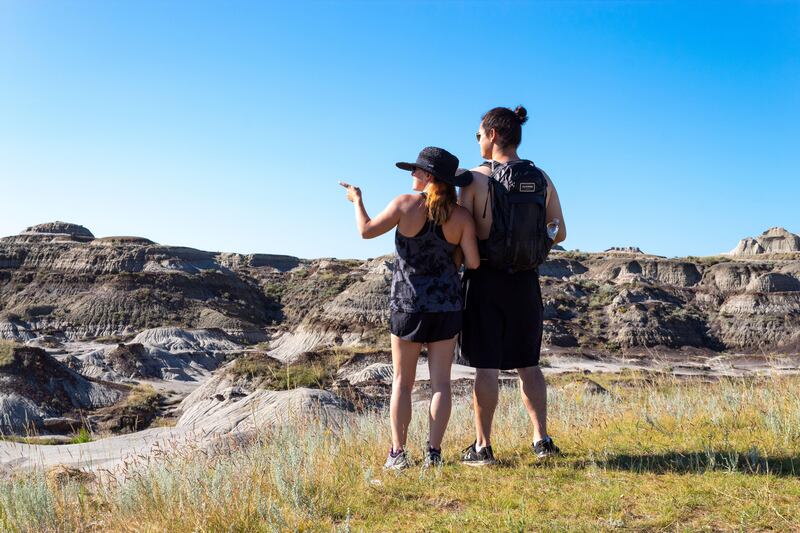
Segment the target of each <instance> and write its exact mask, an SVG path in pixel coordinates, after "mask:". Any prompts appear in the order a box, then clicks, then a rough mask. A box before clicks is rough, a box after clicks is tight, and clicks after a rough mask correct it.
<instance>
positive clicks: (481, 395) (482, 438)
mask: <svg viewBox="0 0 800 533" xmlns="http://www.w3.org/2000/svg"><path fill="white" fill-rule="evenodd" d="M499 376H500V371H499V370H497V369H493V368H476V369H475V386H474V388H473V389H472V405H473V407H474V409H475V442H476V445H477V446H478V447H479V448H482V447H484V446H491V437H492V420H493V419H494V411H495V409H497V397H498V394H499V390H500V385H499V383H498V382H497V379H498V377H499Z"/></svg>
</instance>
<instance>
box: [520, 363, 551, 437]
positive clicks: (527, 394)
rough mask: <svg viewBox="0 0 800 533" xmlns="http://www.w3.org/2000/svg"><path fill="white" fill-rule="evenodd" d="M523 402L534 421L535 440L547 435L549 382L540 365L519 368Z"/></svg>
mask: <svg viewBox="0 0 800 533" xmlns="http://www.w3.org/2000/svg"><path fill="white" fill-rule="evenodd" d="M517 373H518V374H519V379H520V381H521V386H520V388H519V390H520V393H521V395H522V403H523V404H525V409H526V410H527V411H528V416H529V417H530V418H531V422H532V423H533V442H537V441H539V440H542V439H544V438H546V437H547V383H546V382H545V380H544V375H543V374H542V370H541V369H540V368H539V367H538V366H529V367H526V368H518V369H517Z"/></svg>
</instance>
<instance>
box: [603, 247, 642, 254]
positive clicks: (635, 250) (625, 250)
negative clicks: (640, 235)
mask: <svg viewBox="0 0 800 533" xmlns="http://www.w3.org/2000/svg"><path fill="white" fill-rule="evenodd" d="M605 253H607V254H642V255H644V252H643V251H642V250H641V249H640V248H639V247H638V246H612V247H611V248H608V249H607V250H606V251H605Z"/></svg>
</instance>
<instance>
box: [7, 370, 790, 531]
mask: <svg viewBox="0 0 800 533" xmlns="http://www.w3.org/2000/svg"><path fill="white" fill-rule="evenodd" d="M592 377H595V376H594V375H593V376H592ZM570 379H571V378H569V377H563V376H561V377H558V378H557V379H554V380H553V381H554V386H553V387H551V388H550V393H549V401H550V431H551V433H552V434H553V435H554V436H555V437H556V439H557V442H558V444H559V446H561V448H562V450H564V451H565V452H566V453H565V455H564V456H563V457H560V458H557V459H555V460H552V461H550V462H548V463H544V464H542V463H538V462H537V461H536V460H534V458H533V457H532V456H531V454H530V451H529V441H530V431H529V426H530V424H529V422H528V421H527V415H526V413H525V411H524V410H523V408H522V406H521V404H520V402H519V399H518V396H517V391H516V390H515V388H514V387H509V388H503V389H502V391H503V392H502V394H501V401H500V406H499V408H498V412H497V418H496V424H495V437H494V444H495V453H496V455H497V457H498V459H499V460H500V464H499V465H498V466H497V467H494V468H487V469H471V468H468V467H464V466H461V465H460V464H458V463H457V460H458V455H459V450H460V449H461V448H462V447H464V446H466V445H467V444H469V443H470V442H471V441H472V439H473V437H472V435H473V432H472V427H471V425H472V413H471V409H470V407H469V403H468V401H467V400H466V399H462V400H458V401H457V402H456V404H455V406H454V410H453V415H452V418H451V422H450V429H449V430H448V434H447V436H446V439H445V442H444V450H445V453H444V456H445V459H446V460H447V461H448V464H447V465H446V466H444V467H442V468H439V469H435V470H432V471H423V470H422V469H420V468H419V467H415V468H412V469H411V470H409V471H406V472H403V473H401V474H399V475H398V474H395V473H385V472H382V471H381V468H380V465H381V464H382V461H383V459H384V454H385V453H386V449H387V446H388V443H389V427H388V421H387V416H386V414H385V413H381V414H375V415H366V416H361V417H358V418H356V419H354V421H353V422H352V423H351V424H348V425H345V426H344V427H343V428H341V429H339V430H332V429H330V428H325V427H320V426H318V425H316V424H314V423H309V422H306V423H296V424H288V425H285V426H283V427H281V428H274V429H270V430H266V429H265V431H264V432H263V434H262V435H261V436H260V438H259V440H258V441H257V442H256V443H255V444H254V445H253V446H249V447H245V448H241V447H238V448H237V447H234V448H232V449H231V450H230V451H229V452H227V453H223V454H220V455H212V456H210V455H208V454H207V453H204V452H197V453H182V454H177V455H176V456H175V457H174V458H170V459H168V460H164V461H154V462H152V463H150V464H149V465H147V466H144V467H143V468H142V469H140V470H137V471H135V472H129V474H128V477H127V479H126V480H123V481H121V482H102V483H97V484H90V485H86V484H79V483H68V484H65V485H63V486H59V487H52V486H48V485H47V483H46V482H45V480H44V476H43V475H42V474H41V473H34V474H31V475H28V474H26V475H23V476H19V477H18V478H17V479H14V480H9V481H5V482H0V527H2V528H5V529H10V530H17V531H41V530H71V531H72V530H74V531H88V530H94V531H164V530H169V531H187V532H188V531H283V530H290V531H292V530H293V531H362V530H364V531H478V530H484V531H489V530H491V531H497V530H499V531H529V530H543V531H552V530H558V531H563V530H570V531H597V530H614V529H622V530H634V531H642V530H644V531H657V530H658V531H660V530H667V531H695V530H707V531H726V530H728V531H733V530H736V531H740V530H747V531H759V530H797V529H799V528H800V505H798V504H797V502H798V500H800V424H798V422H797V421H798V420H800V387H798V385H800V378H798V377H787V378H769V379H750V380H739V379H737V380H722V381H719V382H713V383H708V382H701V381H689V382H681V381H677V380H675V379H673V378H664V377H653V376H645V375H641V374H635V373H628V374H625V375H607V376H600V377H598V381H600V382H601V384H602V385H603V386H605V387H606V388H608V389H609V391H610V393H609V394H602V395H593V394H589V393H587V392H586V391H585V390H584V389H582V388H579V387H578V388H574V387H573V388H570V387H563V386H562V385H563V384H566V383H568V382H569V381H570ZM426 426H427V417H426V415H425V413H424V410H423V409H421V408H417V409H416V412H415V415H414V419H413V421H412V427H411V429H410V439H409V442H410V444H411V446H410V449H411V451H412V455H413V457H414V458H415V459H417V460H419V459H421V451H420V448H421V446H422V445H423V444H424V442H425V438H426V432H425V427H426Z"/></svg>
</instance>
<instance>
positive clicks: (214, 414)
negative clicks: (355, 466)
mask: <svg viewBox="0 0 800 533" xmlns="http://www.w3.org/2000/svg"><path fill="white" fill-rule="evenodd" d="M233 364H235V362H234V363H231V365H233ZM228 370H229V369H228V367H226V368H224V369H221V370H220V371H218V372H217V373H216V374H215V375H214V376H213V377H212V378H211V379H209V380H208V381H206V382H205V383H204V384H203V385H201V386H200V387H198V388H197V389H196V390H195V391H194V392H192V393H191V394H190V395H189V396H187V397H186V399H184V400H183V402H182V403H181V404H180V406H179V409H180V411H181V413H182V414H181V417H180V419H179V420H178V423H177V427H178V428H191V429H192V430H193V431H198V430H199V431H203V432H210V433H215V432H216V433H219V432H229V431H237V432H240V431H248V430H253V429H259V428H263V427H265V426H270V425H274V424H278V423H281V422H287V421H290V420H298V419H302V418H306V417H314V418H318V419H319V418H321V419H322V420H323V422H324V423H326V424H330V425H336V424H337V423H339V422H341V421H342V419H343V417H344V416H346V414H347V413H350V412H352V411H353V407H352V405H349V404H348V402H346V401H345V400H343V399H341V398H339V397H338V396H336V395H335V394H333V393H331V392H329V391H325V390H321V389H309V388H305V387H300V388H296V389H291V390H267V389H264V388H261V387H260V386H259V385H260V380H259V379H258V378H253V377H249V376H244V375H237V374H234V373H232V372H230V371H228Z"/></svg>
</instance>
